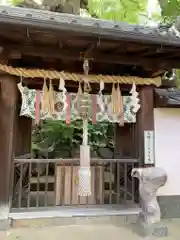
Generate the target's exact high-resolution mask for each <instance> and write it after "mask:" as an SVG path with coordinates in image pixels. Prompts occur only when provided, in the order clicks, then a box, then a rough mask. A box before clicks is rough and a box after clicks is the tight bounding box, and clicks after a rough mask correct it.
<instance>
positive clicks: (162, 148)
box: [154, 108, 180, 195]
mask: <svg viewBox="0 0 180 240" xmlns="http://www.w3.org/2000/svg"><path fill="white" fill-rule="evenodd" d="M154 123H155V165H156V166H157V167H162V168H164V169H165V170H166V171H167V174H168V181H167V183H166V185H165V186H164V187H162V188H161V189H160V190H159V192H158V195H180V109H174V108H169V109H168V108H156V109H154Z"/></svg>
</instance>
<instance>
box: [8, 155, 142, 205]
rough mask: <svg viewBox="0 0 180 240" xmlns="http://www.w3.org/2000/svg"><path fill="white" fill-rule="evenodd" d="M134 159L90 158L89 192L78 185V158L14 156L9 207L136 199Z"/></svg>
mask: <svg viewBox="0 0 180 240" xmlns="http://www.w3.org/2000/svg"><path fill="white" fill-rule="evenodd" d="M137 163H138V160H137V159H92V160H91V187H92V195H91V196H89V197H81V196H78V194H77V189H78V166H79V159H64V160H60V159H15V161H14V181H13V198H12V208H30V207H37V208H38V207H50V206H63V205H69V206H71V205H93V204H94V205H103V204H127V203H135V202H136V201H137V200H138V198H137V196H138V194H137V189H138V188H137V185H136V184H137V183H136V181H135V179H134V178H131V169H132V168H134V167H136V166H137Z"/></svg>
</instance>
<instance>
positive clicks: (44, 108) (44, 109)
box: [42, 79, 49, 112]
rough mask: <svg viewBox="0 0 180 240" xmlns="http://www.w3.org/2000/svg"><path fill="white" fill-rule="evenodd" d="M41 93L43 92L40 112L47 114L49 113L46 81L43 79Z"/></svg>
mask: <svg viewBox="0 0 180 240" xmlns="http://www.w3.org/2000/svg"><path fill="white" fill-rule="evenodd" d="M42 92H43V98H42V112H48V111H49V91H48V88H47V84H46V79H44V84H43V89H42Z"/></svg>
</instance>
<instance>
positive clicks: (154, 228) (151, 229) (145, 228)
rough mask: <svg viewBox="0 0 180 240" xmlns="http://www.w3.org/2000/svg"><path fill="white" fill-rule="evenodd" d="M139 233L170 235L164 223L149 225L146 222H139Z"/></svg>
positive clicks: (143, 234)
mask: <svg viewBox="0 0 180 240" xmlns="http://www.w3.org/2000/svg"><path fill="white" fill-rule="evenodd" d="M139 233H140V235H141V236H143V237H147V236H155V237H158V238H160V237H167V236H168V227H167V226H165V225H163V224H162V223H158V224H153V225H151V226H150V225H147V224H146V223H144V222H140V223H139Z"/></svg>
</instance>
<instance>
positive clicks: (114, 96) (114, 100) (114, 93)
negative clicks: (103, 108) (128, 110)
mask: <svg viewBox="0 0 180 240" xmlns="http://www.w3.org/2000/svg"><path fill="white" fill-rule="evenodd" d="M111 104H112V113H113V114H117V106H116V105H117V91H116V88H115V84H114V83H113V86H112V92H111Z"/></svg>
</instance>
